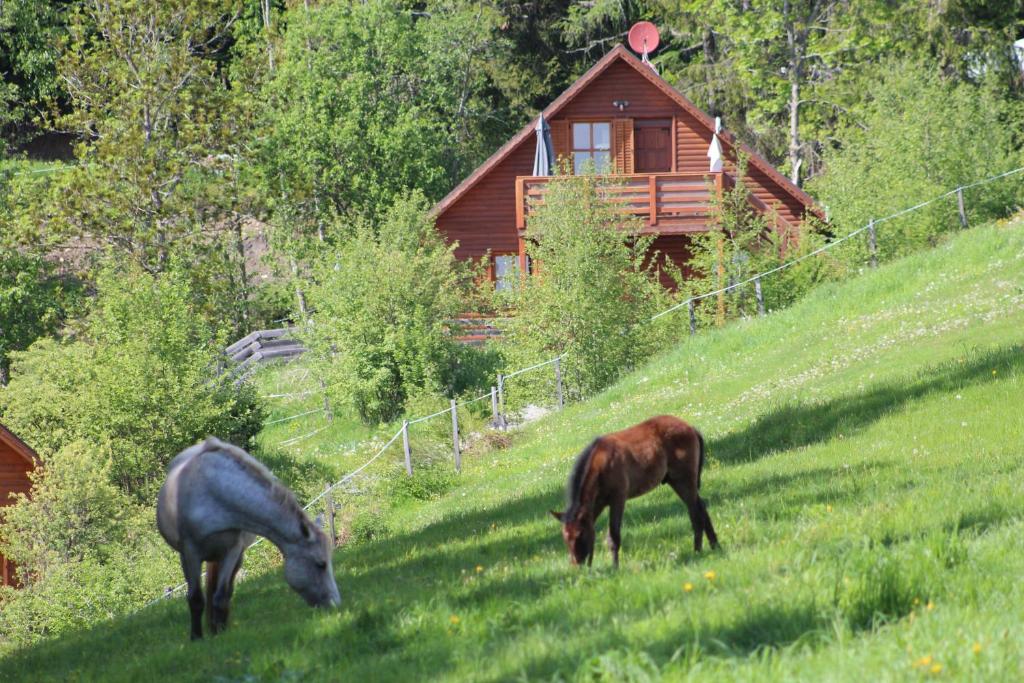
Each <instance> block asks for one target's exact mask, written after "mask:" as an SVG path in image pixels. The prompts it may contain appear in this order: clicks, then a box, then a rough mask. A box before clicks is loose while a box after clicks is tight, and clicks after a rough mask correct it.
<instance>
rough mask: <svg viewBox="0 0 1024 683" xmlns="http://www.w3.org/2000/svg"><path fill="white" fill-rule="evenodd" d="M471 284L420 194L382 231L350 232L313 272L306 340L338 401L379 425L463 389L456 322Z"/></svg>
mask: <svg viewBox="0 0 1024 683" xmlns="http://www.w3.org/2000/svg"><path fill="white" fill-rule="evenodd" d="M470 281H471V280H470V271H469V270H468V269H467V268H465V267H464V266H463V265H461V264H459V262H457V261H456V260H455V257H454V247H453V246H449V245H446V244H445V243H444V241H443V240H442V238H441V237H440V235H439V234H438V233H437V230H435V229H434V224H433V221H432V219H431V217H430V216H429V215H428V214H427V204H426V202H425V200H424V199H423V197H422V195H412V196H409V197H406V198H402V199H399V200H398V201H397V202H396V203H395V205H394V206H393V207H392V208H391V209H390V210H389V211H388V212H387V214H386V215H385V216H384V217H383V218H382V222H381V223H380V224H379V225H376V226H375V225H372V224H370V223H369V222H368V221H361V222H359V223H358V224H357V225H356V226H355V227H354V228H351V234H350V235H349V236H348V237H344V238H342V239H341V241H340V242H339V244H338V246H337V247H336V248H334V249H332V250H331V251H329V252H326V253H324V254H323V256H322V257H321V258H320V259H319V260H318V262H317V265H316V267H315V268H314V272H313V283H312V285H311V286H310V288H309V291H310V298H311V301H312V302H313V304H314V312H313V313H312V315H311V319H310V323H309V326H308V329H307V331H306V333H305V335H304V339H305V340H306V342H307V343H308V345H309V347H310V349H311V351H312V352H313V354H315V357H316V359H317V361H316V362H317V364H318V366H319V367H320V369H321V376H322V377H323V378H324V380H325V381H326V382H327V383H328V384H329V386H330V389H329V391H330V393H331V395H332V396H333V397H335V400H336V401H337V404H339V405H349V406H351V407H352V408H353V409H354V411H355V412H356V414H358V415H359V416H360V418H362V419H363V420H364V421H366V422H368V423H375V422H381V421H386V420H391V419H394V418H395V417H398V416H399V415H401V414H402V413H403V411H404V409H405V406H406V403H407V401H409V400H410V399H413V398H417V397H418V396H419V395H423V394H428V395H438V394H445V395H448V396H454V395H457V394H458V393H459V392H460V391H462V390H463V389H464V388H465V378H464V377H463V376H462V374H461V372H460V358H462V356H463V355H464V354H465V353H467V352H468V351H467V350H466V349H465V348H463V347H460V346H459V345H458V344H457V343H456V342H455V340H454V339H453V337H452V331H451V325H452V320H453V319H455V318H457V317H458V315H459V314H460V313H462V312H464V311H465V307H466V304H467V299H468V296H467V292H468V290H469V286H470Z"/></svg>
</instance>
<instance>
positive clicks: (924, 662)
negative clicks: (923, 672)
mask: <svg viewBox="0 0 1024 683" xmlns="http://www.w3.org/2000/svg"><path fill="white" fill-rule="evenodd" d="M931 663H932V656H931V655H925V656H924V657H921V659H919V660H917V661H916V662H914V667H915V668H920V667H923V666H928V665H929V664H931Z"/></svg>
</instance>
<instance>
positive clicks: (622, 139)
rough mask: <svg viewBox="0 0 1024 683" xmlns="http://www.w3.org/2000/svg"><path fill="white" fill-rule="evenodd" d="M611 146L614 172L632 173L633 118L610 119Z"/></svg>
mask: <svg viewBox="0 0 1024 683" xmlns="http://www.w3.org/2000/svg"><path fill="white" fill-rule="evenodd" d="M612 147H613V150H612V151H613V156H614V158H615V161H614V164H613V165H614V168H615V172H616V173H624V174H631V173H633V172H634V171H633V168H634V166H633V119H613V120H612Z"/></svg>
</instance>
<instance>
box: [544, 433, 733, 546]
mask: <svg viewBox="0 0 1024 683" xmlns="http://www.w3.org/2000/svg"><path fill="white" fill-rule="evenodd" d="M703 465H704V438H703V437H702V436H701V434H700V432H698V431H697V430H696V429H694V428H693V427H691V426H690V425H689V424H687V423H685V422H683V421H682V420H680V419H679V418H676V417H672V416H671V415H660V416H658V417H652V418H651V419H649V420H645V421H644V422H641V423H640V424H638V425H635V426H633V427H629V428H628V429H623V430H622V431H618V432H613V433H611V434H606V435H604V436H601V437H598V438H597V439H595V440H594V442H593V443H591V444H590V445H589V446H588V447H587V448H585V449H584V450H583V452H582V453H580V455H579V457H577V459H576V464H575V465H574V466H573V470H572V473H571V474H570V476H569V487H568V491H567V498H568V507H567V508H566V510H565V512H554V511H552V513H551V514H552V515H554V516H555V518H556V519H557V520H559V521H560V522H562V536H563V538H564V539H565V542H566V545H567V546H568V547H569V557H570V559H571V560H572V562H573V564H581V563H582V562H584V561H587V562H588V563H589V562H591V561H592V560H593V556H594V521H595V520H596V519H597V518H598V517H599V516H600V514H601V513H602V512H603V511H604V509H605V508H606V507H607V508H609V510H610V512H609V524H608V545H609V548H610V549H611V552H612V560H613V562H614V564H615V566H618V564H619V547H620V546H621V534H620V531H621V527H622V515H623V512H624V511H625V508H626V501H627V500H628V499H630V498H636V497H637V496H640V495H643V494H645V493H647V492H648V491H651V490H652V489H654V488H655V487H657V486H658V485H660V484H668V485H669V486H671V487H672V490H674V491H675V492H676V494H677V495H678V496H679V497H680V498H681V499H682V501H683V503H685V504H686V507H687V510H688V511H689V513H690V523H691V524H692V525H693V533H694V538H693V547H694V550H696V551H697V552H700V550H701V546H702V541H703V537H704V535H705V534H706V535H707V537H708V542H709V543H711V547H712V548H715V547H717V546H718V537H717V536H716V534H715V529H714V527H713V526H712V524H711V517H710V516H709V515H708V511H707V507H706V506H705V504H704V501H703V500H701V498H700V496H699V495H698V491H699V489H700V473H701V468H702V467H703Z"/></svg>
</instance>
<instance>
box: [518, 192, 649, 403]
mask: <svg viewBox="0 0 1024 683" xmlns="http://www.w3.org/2000/svg"><path fill="white" fill-rule="evenodd" d="M605 194H606V193H605V191H604V188H603V185H602V181H601V180H600V179H599V178H597V177H596V176H593V175H580V176H568V177H564V178H561V177H559V178H553V179H552V180H551V181H550V183H549V185H548V189H547V194H546V196H545V201H544V204H543V205H541V206H538V207H536V208H535V210H534V211H533V212H532V213H531V216H530V224H529V226H528V228H527V239H528V248H527V250H528V253H529V256H530V258H531V259H532V262H533V263H534V264H536V267H535V270H536V271H537V272H536V273H534V275H533V276H531V277H524V278H521V279H520V281H519V284H518V286H517V287H514V288H512V289H511V291H510V292H507V293H499V296H500V297H503V298H505V301H504V303H506V304H507V305H510V306H511V307H512V308H514V309H515V316H514V318H513V319H512V320H511V322H510V323H509V325H508V329H507V330H506V332H505V334H504V335H503V337H502V341H501V348H502V351H503V353H504V355H505V359H506V364H507V365H508V366H509V367H510V368H522V367H526V366H527V365H531V364H533V363H537V362H539V361H544V360H548V359H551V358H553V357H555V356H558V355H561V354H565V361H564V363H563V364H562V367H563V377H564V383H565V392H566V395H567V397H570V398H574V399H578V398H583V397H586V396H590V395H592V394H594V393H595V392H597V391H599V390H601V389H603V388H604V387H606V386H608V385H609V384H611V383H612V382H614V381H615V379H616V378H617V377H619V375H621V374H622V373H624V372H628V371H629V370H630V369H632V368H633V367H634V366H635V365H636V363H637V362H638V361H640V360H642V359H644V358H646V357H647V356H648V355H649V353H650V352H651V351H652V350H653V348H654V346H655V345H656V334H655V330H656V329H657V328H655V327H652V326H650V325H647V324H645V323H646V321H647V319H648V318H649V317H650V316H651V315H653V314H654V313H655V312H657V311H658V310H659V309H661V308H662V307H663V306H665V305H666V303H667V301H668V294H667V292H666V291H665V290H664V289H663V288H662V287H661V285H660V284H659V283H658V280H657V277H656V274H655V272H654V270H653V265H650V263H649V262H651V263H652V262H653V261H654V259H649V253H648V252H649V250H650V247H651V244H652V242H653V239H652V238H650V237H645V236H641V235H640V234H639V230H640V225H639V223H638V222H637V221H635V220H632V219H626V218H624V217H623V216H622V215H621V214H619V213H617V212H616V211H615V210H614V208H613V207H612V205H611V204H610V203H608V202H607V201H606V199H607V198H606V196H605ZM551 376H552V375H551V372H550V371H547V372H545V371H539V373H534V374H532V375H523V376H521V377H519V378H516V380H515V381H516V390H517V391H518V392H519V393H518V395H519V396H522V397H523V400H530V399H533V400H536V399H537V398H538V397H540V396H543V397H544V399H545V402H550V401H551V397H552V396H553V395H554V391H553V389H552V384H551V379H550V378H551Z"/></svg>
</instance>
